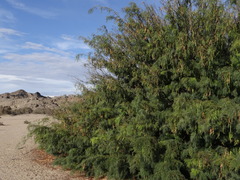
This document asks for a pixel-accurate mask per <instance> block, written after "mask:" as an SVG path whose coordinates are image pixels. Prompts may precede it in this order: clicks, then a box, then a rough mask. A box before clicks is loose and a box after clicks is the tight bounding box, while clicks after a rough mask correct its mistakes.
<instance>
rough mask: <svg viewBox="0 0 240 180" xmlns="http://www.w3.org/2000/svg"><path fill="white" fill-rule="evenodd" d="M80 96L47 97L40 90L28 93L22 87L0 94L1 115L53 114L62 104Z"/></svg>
mask: <svg viewBox="0 0 240 180" xmlns="http://www.w3.org/2000/svg"><path fill="white" fill-rule="evenodd" d="M78 99H79V98H78V96H76V95H70V96H58V97H54V98H51V97H46V96H43V95H41V94H40V93H39V92H36V93H28V92H26V91H24V90H22V89H20V90H18V91H15V92H12V93H4V94H0V115H1V114H12V115H17V114H29V113H37V114H42V113H44V114H51V113H52V112H53V111H54V110H55V109H57V108H59V106H60V105H61V104H66V103H69V102H73V101H76V100H78Z"/></svg>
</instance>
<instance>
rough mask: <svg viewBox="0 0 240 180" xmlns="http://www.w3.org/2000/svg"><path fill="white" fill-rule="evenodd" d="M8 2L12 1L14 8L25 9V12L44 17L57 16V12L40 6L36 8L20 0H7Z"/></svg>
mask: <svg viewBox="0 0 240 180" xmlns="http://www.w3.org/2000/svg"><path fill="white" fill-rule="evenodd" d="M6 1H7V2H8V3H10V4H11V5H12V6H13V7H14V8H16V9H20V10H23V11H25V12H28V13H31V14H35V15H37V16H40V17H43V18H47V19H48V18H54V17H56V16H57V14H56V13H54V12H50V11H45V10H42V9H39V8H34V7H29V6H27V5H25V4H23V3H21V2H19V1H18V0H6Z"/></svg>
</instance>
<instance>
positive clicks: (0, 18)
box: [0, 9, 16, 23]
mask: <svg viewBox="0 0 240 180" xmlns="http://www.w3.org/2000/svg"><path fill="white" fill-rule="evenodd" d="M15 21H16V18H15V17H14V15H13V14H12V13H11V12H10V11H7V10H5V9H0V23H12V22H15Z"/></svg>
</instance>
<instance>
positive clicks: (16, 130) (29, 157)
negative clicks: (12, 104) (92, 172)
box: [0, 114, 87, 180]
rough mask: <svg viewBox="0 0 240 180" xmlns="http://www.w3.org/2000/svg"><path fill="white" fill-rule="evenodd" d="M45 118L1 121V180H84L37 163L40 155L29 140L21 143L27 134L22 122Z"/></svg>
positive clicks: (1, 119) (19, 117)
mask: <svg viewBox="0 0 240 180" xmlns="http://www.w3.org/2000/svg"><path fill="white" fill-rule="evenodd" d="M44 117H46V116H45V115H36V114H30V115H19V116H2V117H1V118H0V180H87V178H83V177H79V176H78V177H76V176H72V175H71V174H70V172H68V171H63V170H62V169H61V168H59V167H53V166H51V165H50V166H46V165H44V164H41V163H39V162H40V161H41V160H40V159H38V158H40V156H39V154H40V153H39V151H38V150H37V149H36V148H37V146H36V145H35V144H34V142H33V140H32V139H30V140H28V141H27V143H26V144H22V143H21V142H22V141H23V138H24V136H26V135H27V126H28V125H27V124H25V123H24V121H29V122H33V121H37V120H40V119H42V118H44ZM1 124H3V125H1Z"/></svg>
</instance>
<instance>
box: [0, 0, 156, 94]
mask: <svg viewBox="0 0 240 180" xmlns="http://www.w3.org/2000/svg"><path fill="white" fill-rule="evenodd" d="M129 2H131V1H130V0H1V1H0V94H1V93H5V92H12V91H16V90H18V89H24V90H26V91H28V92H37V91H38V92H40V93H41V94H43V95H48V96H55V95H64V94H75V93H79V92H78V91H77V90H76V88H75V83H76V79H81V80H84V79H85V78H86V77H87V75H88V73H87V70H86V69H85V68H84V63H85V62H84V60H82V61H76V60H75V56H76V55H77V54H78V53H87V52H89V51H90V48H89V47H88V46H86V45H85V44H84V43H83V42H82V41H81V40H79V38H78V37H79V36H85V37H89V36H91V35H92V34H95V33H97V29H98V28H99V27H101V26H102V25H108V26H109V27H111V26H112V24H111V23H108V22H106V19H105V17H106V15H107V14H106V13H101V12H100V11H95V12H94V13H93V14H88V10H89V9H90V8H92V7H94V6H99V5H100V6H107V7H110V8H112V9H114V10H117V11H118V12H121V8H123V7H126V6H127V5H128V4H129ZM135 2H137V3H139V4H140V3H141V2H143V1H137V0H135ZM146 2H150V3H152V2H155V0H152V1H146Z"/></svg>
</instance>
